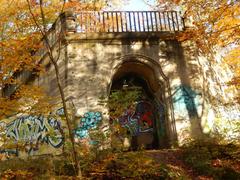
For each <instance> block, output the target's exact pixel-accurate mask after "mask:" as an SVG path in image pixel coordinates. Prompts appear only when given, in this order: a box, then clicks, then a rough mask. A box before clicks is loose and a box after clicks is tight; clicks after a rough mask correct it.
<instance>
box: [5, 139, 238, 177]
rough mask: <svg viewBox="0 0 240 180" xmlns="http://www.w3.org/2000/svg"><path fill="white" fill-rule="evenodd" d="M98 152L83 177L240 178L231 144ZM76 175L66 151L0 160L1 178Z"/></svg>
mask: <svg viewBox="0 0 240 180" xmlns="http://www.w3.org/2000/svg"><path fill="white" fill-rule="evenodd" d="M98 153H99V152H98ZM98 155H99V157H100V156H101V158H99V157H98V159H97V160H96V159H91V158H89V157H85V158H86V159H82V160H81V167H82V172H83V175H84V179H146V180H148V179H174V180H175V179H199V180H200V179H204V180H205V179H216V180H218V179H219V180H220V179H222V180H235V179H236V180H238V179H240V158H239V157H240V149H239V147H238V146H235V145H232V144H230V145H224V146H223V145H216V144H215V145H212V144H210V145H209V144H192V145H190V146H187V147H183V148H181V149H162V150H141V151H134V152H119V153H109V152H106V151H105V152H104V151H103V152H100V154H98ZM73 175H74V169H73V165H72V163H71V162H70V161H69V160H67V158H66V155H64V156H52V155H43V156H36V157H29V158H28V159H24V160H23V159H19V158H14V159H10V160H6V161H0V176H1V179H74V177H73Z"/></svg>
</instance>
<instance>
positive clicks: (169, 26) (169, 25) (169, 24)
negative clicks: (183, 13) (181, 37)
mask: <svg viewBox="0 0 240 180" xmlns="http://www.w3.org/2000/svg"><path fill="white" fill-rule="evenodd" d="M167 20H168V28H169V31H171V22H170V18H169V12H167Z"/></svg>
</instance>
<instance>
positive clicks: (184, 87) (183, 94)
mask: <svg viewBox="0 0 240 180" xmlns="http://www.w3.org/2000/svg"><path fill="white" fill-rule="evenodd" d="M166 43H167V49H170V50H171V53H172V56H170V58H171V59H172V60H173V61H175V63H176V65H177V73H178V76H179V78H180V82H181V85H180V86H179V87H178V88H177V89H176V90H177V91H180V94H179V93H177V96H175V98H173V101H175V102H176V101H177V100H180V101H178V103H181V104H180V106H182V105H184V106H185V107H186V110H187V114H188V117H189V120H190V124H191V135H192V137H193V138H197V139H198V138H201V137H202V136H203V131H202V127H201V118H200V116H199V114H198V106H199V105H200V104H199V102H198V100H197V98H196V97H197V95H200V94H199V93H196V92H195V91H194V90H193V89H192V86H191V79H190V74H189V69H188V67H187V64H186V60H185V57H184V54H183V48H182V46H181V44H180V43H179V42H178V41H166ZM175 93H176V91H175ZM175 93H174V94H175ZM183 103H184V104H183Z"/></svg>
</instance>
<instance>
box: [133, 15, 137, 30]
mask: <svg viewBox="0 0 240 180" xmlns="http://www.w3.org/2000/svg"><path fill="white" fill-rule="evenodd" d="M135 16H136V14H135V12H133V23H134V31H135V32H136V31H137V24H136V17H135Z"/></svg>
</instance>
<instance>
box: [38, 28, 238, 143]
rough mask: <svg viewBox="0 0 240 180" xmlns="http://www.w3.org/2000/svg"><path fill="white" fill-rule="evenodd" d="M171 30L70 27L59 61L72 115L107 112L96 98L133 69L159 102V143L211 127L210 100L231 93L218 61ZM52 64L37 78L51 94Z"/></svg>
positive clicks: (176, 140)
mask: <svg viewBox="0 0 240 180" xmlns="http://www.w3.org/2000/svg"><path fill="white" fill-rule="evenodd" d="M175 35H176V34H172V33H169V34H168V33H166V32H165V33H136V34H135V33H101V34H96V33H91V34H78V33H69V34H68V35H67V36H66V38H65V45H64V46H63V47H62V50H61V51H62V53H61V54H62V55H61V58H60V60H59V67H60V70H61V79H62V83H63V85H64V91H65V93H66V94H67V100H69V102H71V104H74V107H75V108H76V116H79V117H80V116H82V115H83V114H84V113H85V112H89V111H91V112H92V111H93V112H94V111H98V112H101V113H102V114H103V116H104V117H105V118H108V109H107V108H106V107H104V106H101V105H99V98H100V97H108V95H109V93H110V91H111V86H112V83H113V81H115V80H116V79H118V78H120V77H123V76H124V75H125V74H128V73H134V74H135V75H137V76H139V77H141V78H143V79H144V80H145V81H146V83H147V85H148V88H149V89H150V91H151V93H152V94H153V96H154V98H155V100H156V102H158V103H160V104H163V105H164V112H161V113H162V114H164V118H158V119H156V121H157V122H156V128H159V129H161V132H158V136H159V138H158V140H159V144H160V146H164V145H172V144H175V143H178V144H182V143H184V142H185V141H186V140H188V139H191V138H199V137H202V136H203V135H204V134H205V133H210V132H211V131H212V127H213V124H214V119H215V117H216V114H217V113H218V112H217V108H216V107H215V105H214V103H213V102H215V101H221V102H227V101H231V97H227V96H226V95H227V93H226V92H223V91H221V88H223V87H221V86H218V85H217V84H216V83H217V82H218V81H215V80H216V78H219V77H218V75H217V74H216V72H215V70H214V69H213V66H214V67H217V68H219V67H218V66H217V64H214V65H212V66H211V68H210V65H209V62H208V60H207V59H206V58H204V57H201V56H199V55H198V54H196V52H197V51H196V48H195V46H194V44H192V43H191V42H190V41H188V42H184V43H181V42H178V41H177V40H176V38H175ZM170 37H171V38H170ZM52 68H53V67H49V69H47V71H46V72H47V74H45V75H44V76H42V77H40V80H39V81H38V82H39V85H45V86H46V87H47V89H48V90H47V92H48V93H49V95H53V96H56V95H57V94H58V89H57V87H56V81H55V76H54V70H53V69H52ZM212 83H214V85H213V84H212ZM209 86H211V87H209ZM216 95H217V98H216ZM221 98H222V99H221ZM224 98H225V99H224ZM237 116H238V114H237ZM237 118H239V117H237ZM162 131H163V132H162Z"/></svg>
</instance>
